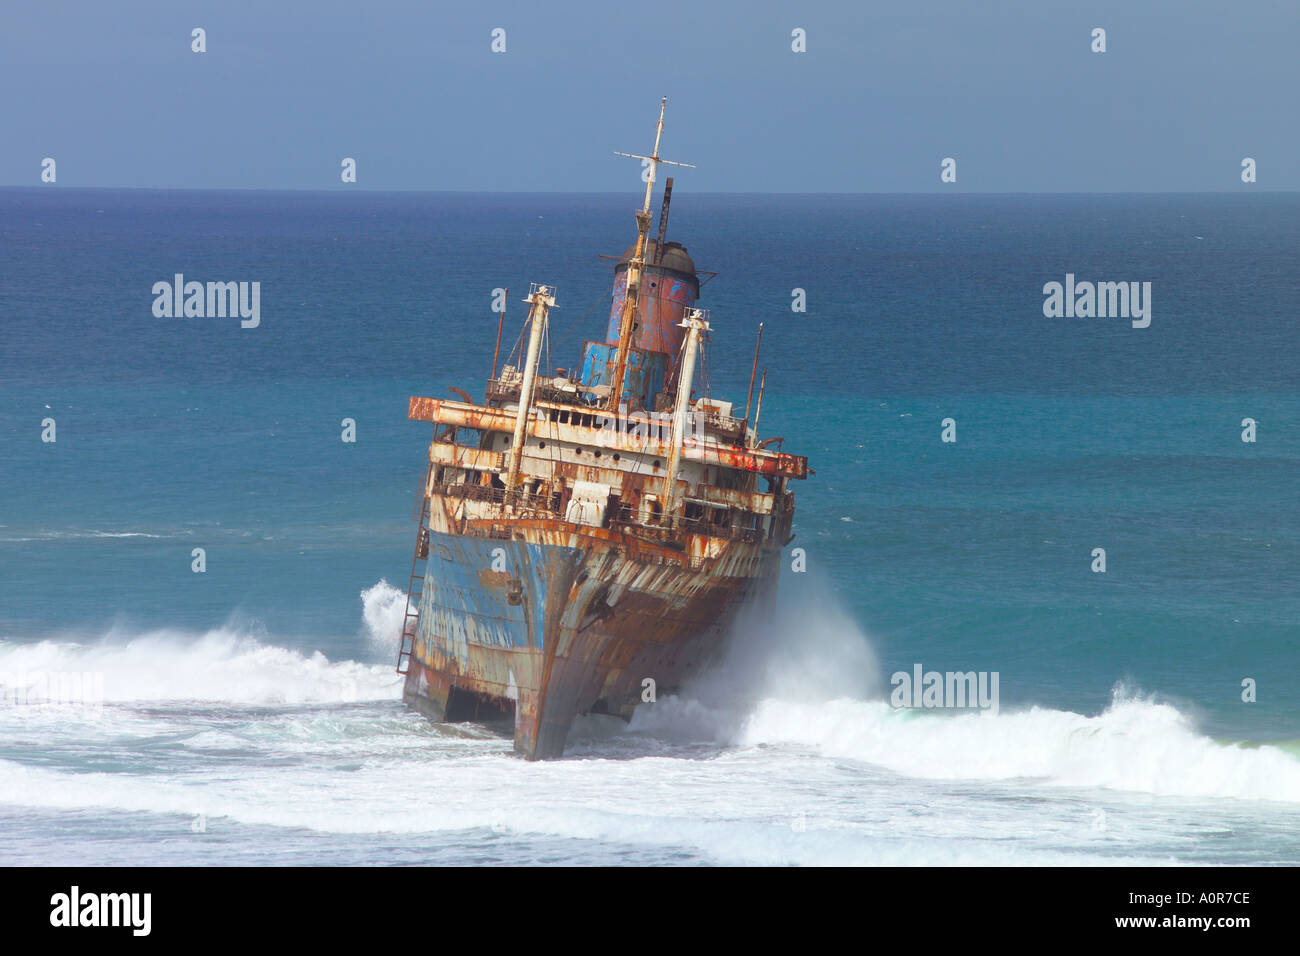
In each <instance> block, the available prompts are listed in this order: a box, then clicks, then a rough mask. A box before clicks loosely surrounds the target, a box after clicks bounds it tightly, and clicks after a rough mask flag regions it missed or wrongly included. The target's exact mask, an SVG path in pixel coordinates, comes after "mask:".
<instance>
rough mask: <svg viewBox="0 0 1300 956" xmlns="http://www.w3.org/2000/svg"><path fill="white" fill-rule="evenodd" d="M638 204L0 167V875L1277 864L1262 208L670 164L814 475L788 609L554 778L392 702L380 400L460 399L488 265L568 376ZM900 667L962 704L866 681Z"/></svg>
mask: <svg viewBox="0 0 1300 956" xmlns="http://www.w3.org/2000/svg"><path fill="white" fill-rule="evenodd" d="M635 201H636V197H629V196H626V195H617V196H606V195H591V194H584V195H567V196H566V195H522V194H452V193H446V194H416V193H410V194H376V193H344V192H331V193H306V192H244V193H241V192H197V191H196V192H166V191H156V192H155V191H146V190H128V191H114V190H74V189H66V188H64V187H61V186H60V187H53V186H51V187H47V188H44V189H0V343H2V348H0V357H2V365H0V368H2V369H3V373H2V374H0V488H2V489H3V495H2V496H0V684H3V685H4V687H5V688H7V689H8V696H7V703H6V704H0V830H3V832H4V833H5V834H6V840H5V841H4V842H3V844H0V862H7V863H70V862H77V863H87V862H90V863H95V862H104V863H107V862H126V863H136V862H155V863H181V862H213V863H254V862H259V863H260V862H268V863H385V862H493V861H509V862H543V861H545V862H583V863H620V862H684V863H691V862H753V863H818V862H829V863H838V862H848V863H980V862H991V863H1007V862H1010V863H1018V862H1024V863H1043V862H1051V863H1059V862H1064V863H1091V862H1102V863H1106V862H1145V863H1163V862H1209V863H1218V862H1270V863H1272V862H1287V863H1300V828H1298V827H1297V823H1300V746H1298V745H1297V741H1298V740H1300V587H1298V582H1300V481H1297V476H1298V475H1300V376H1298V375H1297V368H1296V363H1297V357H1298V350H1297V345H1298V344H1300V333H1298V332H1297V329H1296V321H1297V308H1296V302H1297V298H1298V297H1300V269H1298V268H1297V253H1298V252H1300V196H1297V195H1288V194H1279V193H1271V194H1270V193H1261V194H1256V195H1249V196H1247V195H1237V194H1233V195H1174V194H1161V195H1078V196H1071V195H1051V196H1045V195H1043V196H1035V195H1016V196H1010V195H1008V196H977V195H943V196H939V195H935V196H931V195H915V196H906V195H895V196H818V195H809V196H802V195H801V196H770V195H692V194H690V193H689V192H683V191H679V192H678V193H677V194H676V195H675V196H674V208H673V211H672V217H671V222H670V227H669V238H670V239H676V240H677V241H680V242H682V243H684V244H685V245H686V246H687V247H688V249H689V250H690V253H691V255H692V256H693V257H694V260H695V262H696V264H697V266H698V267H699V268H700V269H703V270H710V271H715V272H716V273H717V275H716V277H714V278H712V279H710V280H709V281H708V282H707V283H706V285H705V286H704V288H703V292H702V295H701V301H700V304H701V306H704V307H707V308H708V309H709V310H710V322H711V324H712V327H713V332H712V335H711V341H710V343H709V345H708V348H707V363H708V387H709V389H710V390H711V392H712V394H713V395H714V396H715V397H721V398H729V399H731V400H734V401H737V402H739V403H740V404H742V405H743V403H744V400H745V391H746V387H747V385H748V380H749V372H750V363H751V360H752V357H753V343H754V336H755V333H756V331H757V329H758V325H759V323H760V322H762V323H764V333H763V352H762V357H761V364H762V365H764V366H766V367H768V369H769V372H768V379H767V390H766V394H765V397H764V399H763V410H762V420H761V424H760V429H761V431H762V433H763V435H764V437H769V436H783V437H784V438H785V443H784V448H785V450H786V451H791V452H795V453H798V454H805V455H807V456H808V457H809V459H810V464H811V466H812V468H813V469H814V470H815V472H816V474H815V475H814V476H812V477H811V478H810V479H809V480H808V481H807V482H804V483H801V484H799V485H798V487H797V488H796V489H795V490H796V494H797V499H796V501H797V513H796V518H795V529H794V530H795V532H796V539H795V541H794V542H793V544H792V545H791V547H792V548H793V547H798V548H802V549H804V556H805V561H806V571H804V572H803V573H794V572H793V571H792V570H791V562H790V561H789V560H787V568H786V570H787V573H786V574H785V576H784V578H783V580H782V582H781V600H782V604H783V611H782V615H783V616H782V619H781V621H780V622H778V623H777V625H776V626H773V627H769V628H766V629H765V632H764V633H763V634H762V636H761V637H759V636H756V637H754V638H753V639H752V640H750V641H748V642H747V641H745V635H739V636H738V639H737V641H736V644H735V646H734V647H733V649H732V652H731V656H730V657H729V659H728V661H727V663H726V664H725V665H724V667H723V668H722V669H721V670H720V671H718V672H715V673H714V674H712V675H709V677H708V678H707V679H705V680H703V681H702V682H701V685H700V687H699V688H698V689H697V691H696V692H692V693H690V694H683V695H682V696H681V697H674V698H669V699H663V700H660V701H659V702H657V703H656V704H654V705H648V706H646V707H643V708H642V711H645V713H641V712H638V715H637V717H636V719H634V721H633V723H632V725H631V726H630V727H624V726H623V725H621V724H619V725H618V726H616V727H615V726H610V725H609V724H608V723H607V722H605V721H601V720H599V719H596V718H593V719H592V721H591V722H590V723H588V724H582V725H580V726H579V727H578V728H576V729H575V734H574V737H573V738H571V746H570V752H569V754H570V755H569V756H568V757H566V759H565V760H563V761H559V762H557V763H551V764H544V765H533V764H525V763H524V762H522V761H519V760H517V759H516V758H514V757H513V756H512V755H511V754H510V753H509V750H510V743H509V741H508V740H503V739H501V738H499V737H497V736H494V735H493V734H492V733H490V732H488V731H487V730H485V729H483V728H478V727H474V726H472V725H463V726H456V727H437V726H434V725H431V724H428V723H426V722H425V721H423V720H422V719H421V718H418V717H416V716H414V715H411V714H408V713H406V711H405V710H404V709H403V707H402V705H401V703H400V686H399V684H398V678H397V677H396V675H395V674H394V673H393V670H392V664H393V659H394V656H395V639H396V628H397V624H396V621H397V620H398V619H399V618H400V615H401V610H402V589H404V588H405V585H406V578H407V574H408V572H409V568H410V560H411V548H412V545H413V537H414V527H415V525H414V515H415V513H416V511H417V510H418V499H417V495H418V491H419V487H420V484H421V481H422V479H423V476H424V461H425V455H426V451H427V444H428V441H429V438H430V426H428V425H427V424H420V423H414V422H410V421H408V420H407V419H406V407H407V397H408V396H410V395H413V394H414V395H431V396H440V397H443V396H448V395H449V392H448V387H449V386H452V385H455V386H459V387H461V388H464V389H466V390H467V391H469V392H470V393H472V394H474V395H475V397H476V398H477V397H481V395H482V389H483V383H484V380H485V379H486V377H487V375H488V372H489V371H490V367H491V363H492V352H493V345H494V341H495V336H496V315H495V314H493V313H492V312H491V300H492V290H493V289H494V288H498V287H507V288H509V290H510V295H509V298H510V303H509V309H510V311H509V312H508V313H507V317H506V334H505V342H504V344H503V352H504V351H507V350H508V348H509V346H510V345H511V344H512V343H513V341H514V339H515V338H516V337H517V335H518V333H519V328H520V324H521V320H522V319H523V317H524V313H525V309H526V306H525V305H524V304H523V303H522V302H521V301H520V300H521V299H522V297H523V295H524V294H526V292H527V289H528V284H529V283H530V282H545V283H548V284H553V285H555V286H556V287H557V288H558V304H559V306H560V308H559V310H558V311H557V312H556V313H554V314H553V316H552V325H551V341H550V351H549V356H548V361H549V363H550V364H551V365H552V366H566V367H570V368H571V367H573V365H574V364H576V362H577V360H578V358H579V355H580V351H581V347H582V342H583V341H584V340H586V339H597V340H599V339H602V338H603V337H604V332H605V327H606V324H607V321H608V311H609V291H610V285H611V271H610V268H609V266H608V264H607V262H606V261H605V260H602V259H601V258H599V256H598V254H599V253H610V254H615V255H616V254H618V253H620V252H622V251H623V249H624V248H626V247H627V246H628V245H629V244H630V243H631V242H632V241H633V240H634V239H635V227H634V225H633V219H632V212H633V206H634V205H635ZM176 273H182V274H184V276H185V277H186V280H198V281H250V282H251V281H256V282H259V283H260V289H261V299H260V324H259V325H258V326H257V327H256V328H249V329H245V328H241V326H240V322H239V320H238V319H237V318H157V317H155V316H154V314H153V309H152V306H153V301H154V295H153V293H152V291H151V290H152V287H153V285H154V283H156V282H159V281H166V282H170V281H171V280H172V277H173V275H174V274H176ZM1067 273H1069V274H1073V275H1074V276H1075V277H1076V279H1077V280H1078V281H1085V280H1088V281H1107V280H1113V281H1126V282H1127V281H1138V282H1150V283H1151V290H1152V291H1151V299H1150V306H1151V322H1150V325H1149V327H1147V328H1134V327H1132V324H1131V323H1130V321H1129V320H1128V319H1123V318H1077V317H1070V318H1067V317H1057V318H1048V317H1045V316H1044V312H1043V303H1044V293H1043V287H1044V284H1045V283H1048V282H1053V281H1056V282H1064V281H1065V277H1066V275H1067ZM796 289H802V290H803V291H804V294H805V296H806V311H804V312H795V311H792V308H791V303H792V293H793V290H796ZM345 418H351V419H353V420H355V423H356V441H355V442H353V443H345V442H343V441H342V440H341V432H342V427H341V422H342V420H343V419H345ZM949 418H951V419H952V420H953V421H954V422H955V433H956V441H955V442H944V441H942V440H941V433H942V431H943V426H942V424H941V423H942V422H943V421H944V420H945V419H949ZM1247 418H1249V419H1252V420H1253V421H1254V422H1255V426H1254V427H1255V438H1256V440H1255V441H1254V442H1244V441H1243V440H1242V433H1243V429H1244V426H1243V420H1244V419H1247ZM47 419H53V421H54V423H55V424H54V427H55V429H56V432H55V437H56V440H55V441H53V442H50V441H43V440H42V436H43V433H44V432H46V431H47V425H46V424H45V421H46V420H47ZM195 548H202V549H204V551H205V560H206V570H205V571H204V573H201V574H200V573H194V571H192V569H191V563H192V560H193V558H192V557H191V555H192V551H193V549H195ZM1097 548H1102V549H1104V550H1105V559H1106V570H1105V572H1104V573H1096V572H1094V571H1093V570H1092V567H1093V563H1094V557H1093V553H1094V549H1097ZM917 664H920V665H922V666H923V667H924V668H925V669H926V670H931V669H933V670H938V671H943V672H946V671H985V672H996V673H997V674H998V675H999V677H1000V684H999V686H1000V707H999V712H998V713H997V714H996V715H994V714H992V713H976V712H965V711H962V712H954V711H925V710H896V709H894V708H891V707H890V706H889V704H888V702H887V697H888V694H889V691H890V686H891V685H890V676H891V675H892V674H894V673H895V672H898V671H905V672H908V673H911V672H912V670H913V667H914V666H915V665H917ZM67 673H76V674H82V673H85V674H95V675H98V678H97V679H100V680H102V703H96V704H95V705H94V706H91V705H88V704H86V703H85V702H82V703H81V704H76V703H72V704H70V703H67V702H62V703H61V702H59V701H55V700H45V699H42V698H41V697H40V695H39V694H38V693H34V692H32V691H31V688H32V687H34V686H36V683H37V682H38V681H40V680H43V679H44V677H43V676H42V675H50V674H67ZM24 682H26V683H24ZM1243 682H1246V683H1248V684H1250V685H1251V687H1252V688H1253V693H1246V691H1245V690H1244V685H1243ZM24 688H26V689H27V690H26V692H24ZM1244 696H1245V697H1252V696H1253V698H1254V699H1253V700H1249V701H1248V700H1244V699H1243V697H1244ZM412 834H419V835H420V838H419V839H418V840H413V839H411V836H412Z"/></svg>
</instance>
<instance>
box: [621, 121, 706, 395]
mask: <svg viewBox="0 0 1300 956" xmlns="http://www.w3.org/2000/svg"><path fill="white" fill-rule="evenodd" d="M667 107H668V97H666V96H665V97H664V98H663V99H661V100H660V101H659V125H658V126H657V127H656V128H655V148H654V150H653V151H652V152H651V153H650V155H649V156H640V155H638V154H636V153H620V152H619V151H618V150H615V151H614V155H615V156H623V157H626V158H628V159H639V160H642V161H643V162H645V163H646V164H647V166H646V169H647V170H648V171H649V175H648V176H647V178H646V184H645V202H643V203H642V204H641V210H640V212H638V213H637V214H636V252H635V253H634V254H633V256H632V258H631V259H630V260H628V264H627V298H626V299H625V300H624V302H623V315H622V317H621V318H620V319H619V326H618V355H617V357H616V358H615V360H614V376H613V379H612V380H611V383H610V384H611V385H612V386H613V387H612V390H611V391H610V393H609V410H610V411H611V412H617V411H618V404H619V401H620V400H621V399H622V397H623V379H624V377H625V376H626V374H627V353H628V349H630V348H631V347H632V325H633V323H634V321H635V319H636V315H637V296H638V295H639V293H640V291H641V270H642V269H643V268H644V267H645V252H646V235H647V233H649V232H650V220H651V218H652V216H651V214H650V197H651V195H652V194H653V193H654V188H655V176H656V174H657V173H658V172H659V164H660V163H663V164H665V165H667V166H688V167H690V168H692V169H694V168H695V167H694V166H693V165H692V164H691V163H677V162H673V161H672V160H671V159H660V158H659V141H660V139H662V137H663V135H664V111H665V110H666V109H667Z"/></svg>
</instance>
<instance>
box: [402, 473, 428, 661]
mask: <svg viewBox="0 0 1300 956" xmlns="http://www.w3.org/2000/svg"><path fill="white" fill-rule="evenodd" d="M429 470H430V471H432V470H433V465H432V464H430V466H429ZM420 497H421V498H422V499H423V500H424V504H423V506H422V507H421V508H420V526H419V529H418V530H417V531H416V535H415V554H414V555H412V557H411V578H410V581H409V582H408V583H407V585H406V613H405V614H404V615H403V616H402V641H401V646H400V649H399V650H398V652H397V673H399V674H405V673H406V672H407V671H408V670H410V667H411V654H412V653H414V651H415V635H416V632H417V630H418V629H419V626H420V598H421V597H422V596H423V594H424V569H425V562H426V561H427V560H428V559H429V478H428V475H426V476H425V481H424V488H423V489H422V490H421V495H420ZM417 585H418V586H419V589H418V590H417V588H416V586H417Z"/></svg>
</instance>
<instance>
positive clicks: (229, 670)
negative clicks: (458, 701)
mask: <svg viewBox="0 0 1300 956" xmlns="http://www.w3.org/2000/svg"><path fill="white" fill-rule="evenodd" d="M0 674H10V675H33V674H96V675H102V676H103V684H102V686H103V698H102V699H103V701H104V702H105V703H127V702H135V701H204V702H220V703H231V704H254V705H256V704H308V703H343V702H352V701H359V700H391V699H396V698H399V697H400V696H401V688H400V683H399V681H400V678H399V677H398V676H397V675H396V674H395V673H394V672H393V668H392V665H391V663H390V664H386V665H381V664H374V665H371V664H360V663H357V662H355V661H340V662H331V661H329V660H328V659H327V658H326V657H325V655H324V654H321V653H320V652H319V651H316V652H314V653H311V654H303V653H301V652H300V651H295V650H292V649H289V648H285V647H277V646H275V645H273V644H266V643H263V642H261V641H259V640H257V639H256V638H254V637H252V636H249V635H248V634H245V633H240V632H239V631H237V630H235V629H218V630H213V631H208V632H207V633H204V634H201V635H194V634H186V633H184V632H180V631H174V630H156V631H150V632H147V633H143V634H139V635H136V636H133V637H129V638H123V637H121V636H120V635H110V636H108V637H105V638H104V639H102V640H100V641H96V642H84V643H83V642H70V641H50V640H47V641H40V642H37V643H30V644H14V643H0Z"/></svg>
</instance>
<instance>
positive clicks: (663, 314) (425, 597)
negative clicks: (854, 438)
mask: <svg viewBox="0 0 1300 956" xmlns="http://www.w3.org/2000/svg"><path fill="white" fill-rule="evenodd" d="M665 102H666V101H665ZM664 105H665V104H664V103H661V104H660V116H659V125H658V128H657V132H656V137H655V149H654V151H653V152H652V153H651V155H650V156H648V157H635V158H638V159H642V160H644V161H645V162H646V163H647V164H648V169H649V176H648V180H647V186H646V190H645V200H644V203H643V205H642V208H641V210H640V212H638V213H637V215H636V222H637V240H636V242H635V244H634V245H632V246H631V247H630V248H629V249H628V250H627V251H626V252H625V253H624V254H623V255H622V256H621V257H620V258H619V259H618V261H617V264H616V265H615V267H614V272H615V281H614V285H613V290H612V294H611V311H610V321H609V326H608V333H607V336H606V339H605V341H603V342H599V341H595V342H587V343H586V344H585V346H584V350H583V356H582V362H581V364H580V366H579V368H580V371H575V372H573V373H569V372H568V371H566V370H565V369H562V368H557V369H546V370H545V371H544V370H543V368H542V364H541V356H542V351H543V342H545V341H546V340H547V330H548V322H549V313H550V310H551V309H553V308H555V307H556V296H555V290H554V288H553V287H551V286H548V285H541V284H537V283H534V284H533V286H532V288H531V290H530V292H529V295H528V296H527V298H526V299H525V301H526V302H527V303H528V304H529V313H528V318H527V321H526V323H525V327H524V329H523V330H521V332H520V336H519V341H518V344H517V351H512V352H511V353H510V356H509V357H508V361H507V363H506V364H505V365H504V366H502V367H501V368H500V370H499V371H498V368H497V358H496V357H494V359H493V367H492V375H491V377H490V378H489V379H488V382H487V387H486V390H485V394H484V399H483V401H482V402H481V403H479V402H475V401H474V400H473V399H472V398H471V397H470V395H469V394H468V393H466V392H463V391H460V390H459V389H453V391H454V392H455V393H456V394H457V396H458V400H450V399H436V398H426V397H418V396H415V397H412V398H411V400H410V405H409V408H408V412H407V414H408V417H409V418H411V419H412V420H414V421H421V422H429V423H432V424H433V426H434V435H433V440H432V441H431V443H430V445H429V458H428V469H427V472H426V477H425V483H424V488H423V489H422V496H421V497H422V504H421V515H420V521H419V530H418V536H417V543H416V548H415V555H414V558H413V560H412V567H411V578H410V585H409V587H408V589H407V593H408V597H407V606H406V614H405V618H404V621H403V625H402V633H401V651H400V652H399V656H398V671H399V672H400V673H404V674H405V675H406V681H405V684H404V685H403V697H404V699H405V700H406V702H407V704H408V705H410V706H411V707H413V708H415V709H417V710H419V711H421V712H423V713H424V714H426V715H428V716H429V717H431V718H432V719H434V720H438V721H465V720H490V719H496V718H506V719H510V720H512V721H513V727H514V741H515V749H516V750H518V751H519V752H520V753H522V754H523V755H524V756H526V757H528V758H530V759H541V758H550V757H558V756H560V755H561V754H562V753H563V750H564V743H565V738H566V736H567V735H568V732H569V729H570V727H571V725H572V723H573V720H574V718H575V717H576V716H577V715H579V714H588V713H598V714H612V715H616V716H619V717H622V718H624V719H630V718H631V716H632V712H633V711H634V710H635V709H636V707H637V706H638V705H641V704H643V703H649V702H651V701H653V700H655V699H656V697H657V696H658V695H660V694H665V693H671V692H673V691H675V690H677V689H678V688H679V687H680V686H681V685H682V683H683V682H684V681H685V680H687V679H688V678H690V677H691V676H692V675H693V674H696V673H698V672H700V671H701V670H703V669H704V668H705V667H707V666H708V665H709V664H710V663H711V662H712V661H714V660H715V659H716V658H717V656H718V652H719V650H720V649H721V648H722V647H723V645H724V643H725V641H726V640H727V639H728V637H729V636H731V635H730V632H731V630H732V625H733V623H734V622H735V619H736V616H737V615H738V614H739V612H740V611H741V609H742V608H745V607H748V606H751V605H753V604H755V603H756V602H763V601H771V600H773V599H774V595H775V589H776V579H777V574H778V569H779V565H780V560H781V551H782V548H783V547H784V546H785V545H786V544H788V543H789V541H790V540H791V538H792V534H791V527H792V523H793V517H794V495H793V492H792V491H790V490H789V488H788V482H789V481H790V480H792V479H802V478H805V477H807V476H808V475H809V474H810V471H809V469H808V461H807V459H806V458H803V457H801V456H798V455H791V454H786V453H784V452H783V451H780V450H774V449H773V448H772V447H770V446H772V445H773V444H777V445H778V446H779V445H780V443H781V442H782V441H783V440H782V439H779V438H770V439H767V440H760V438H759V433H758V423H759V414H760V412H761V409H762V402H763V385H760V386H759V390H758V403H757V405H756V406H753V416H752V417H751V414H750V412H751V404H752V400H753V397H754V379H755V377H756V374H757V371H758V350H757V348H756V349H755V354H754V363H753V368H752V369H751V375H750V387H749V397H748V399H747V401H746V405H745V410H744V413H743V414H738V410H737V409H735V408H733V405H732V404H731V403H730V402H726V401H722V400H718V399H714V398H713V397H711V396H710V395H708V394H707V387H705V388H703V389H702V390H703V391H705V393H706V394H705V395H703V396H700V395H697V389H696V386H697V385H698V384H700V379H705V380H707V379H706V377H705V376H699V377H698V378H697V372H698V371H699V370H701V369H702V368H703V365H704V360H703V352H704V348H703V346H704V342H705V341H706V340H707V337H708V333H709V332H710V330H711V327H710V325H709V322H708V320H707V319H708V316H707V313H706V312H704V311H703V310H701V309H698V308H696V300H697V298H698V296H699V292H700V286H701V284H702V283H701V279H700V275H701V274H700V273H698V272H697V271H696V268H695V264H694V262H693V260H692V259H691V257H690V255H689V254H688V253H687V251H686V249H685V247H684V246H682V245H681V244H680V243H676V242H668V241H666V239H665V232H666V228H667V219H668V210H669V200H670V197H671V192H672V183H673V181H672V179H669V180H668V182H667V185H666V188H665V190H664V196H663V206H662V211H661V213H660V220H659V232H658V238H657V239H651V238H650V237H649V236H648V232H649V226H650V222H651V218H652V217H651V215H650V200H651V196H652V192H653V188H654V184H655V172H656V169H657V167H658V164H659V163H660V162H666V161H664V160H661V159H660V158H659V155H658V149H659V137H660V135H661V134H662V131H663V109H664ZM677 165H682V164H677ZM501 323H504V312H503V313H502V315H501V318H500V319H499V325H498V332H497V344H498V350H499V348H500V341H501V328H502V325H501ZM525 342H526V344H525ZM760 342H761V326H760ZM516 356H517V357H516ZM763 382H764V383H765V382H766V373H765V374H764V378H763ZM740 637H741V638H742V639H743V635H741V636H740Z"/></svg>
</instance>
